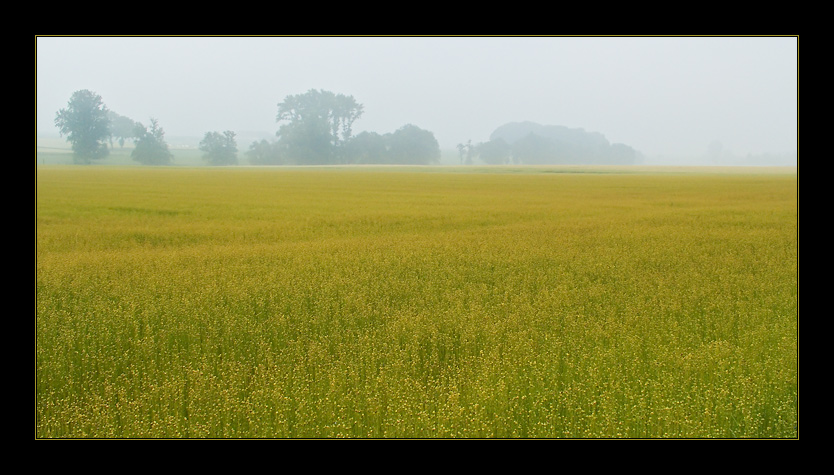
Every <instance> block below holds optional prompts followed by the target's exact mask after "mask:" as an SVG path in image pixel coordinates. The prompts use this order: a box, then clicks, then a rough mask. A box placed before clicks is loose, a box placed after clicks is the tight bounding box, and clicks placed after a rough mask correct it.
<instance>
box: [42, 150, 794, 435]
mask: <svg viewBox="0 0 834 475" xmlns="http://www.w3.org/2000/svg"><path fill="white" fill-rule="evenodd" d="M797 193H798V191H797V173H796V168H792V169H791V168H789V169H775V170H772V169H757V168H745V169H675V168H663V169H649V168H640V167H631V168H620V169H617V168H605V167H598V168H591V167H573V168H571V167H561V168H557V167H552V168H531V167H516V168H512V167H492V168H490V167H483V168H477V167H468V168H467V167H459V168H458V167H442V168H417V167H415V168H383V167H377V168H371V167H364V168H363V167H355V168H335V167H334V168H256V167H236V168H222V169H220V168H210V167H168V168H140V167H107V166H57V165H54V166H39V167H37V192H36V200H37V206H36V207H37V222H36V225H37V229H36V238H37V240H36V257H37V259H36V260H37V272H36V334H35V341H36V376H35V408H36V414H35V436H36V438H340V437H345V438H650V439H654V438H781V439H784V438H796V437H798V416H797V413H798V373H797V360H798V294H797V290H798V286H797V284H798V279H797V277H798V273H797V266H798V247H797V244H798V221H797V211H798V210H797Z"/></svg>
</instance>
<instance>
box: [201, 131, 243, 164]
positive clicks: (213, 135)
mask: <svg viewBox="0 0 834 475" xmlns="http://www.w3.org/2000/svg"><path fill="white" fill-rule="evenodd" d="M200 150H201V151H202V152H203V159H204V160H205V161H207V162H208V163H209V164H210V165H236V164H237V142H236V141H235V133H234V132H232V131H231V130H227V131H225V132H223V133H222V134H221V133H220V132H206V135H205V137H203V140H202V141H200Z"/></svg>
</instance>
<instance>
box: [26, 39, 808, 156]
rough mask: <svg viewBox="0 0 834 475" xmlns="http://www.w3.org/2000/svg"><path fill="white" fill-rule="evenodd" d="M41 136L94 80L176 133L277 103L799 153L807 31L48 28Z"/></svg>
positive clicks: (436, 123) (668, 150)
mask: <svg viewBox="0 0 834 475" xmlns="http://www.w3.org/2000/svg"><path fill="white" fill-rule="evenodd" d="M36 42H37V48H36V50H37V132H38V134H39V135H42V134H47V135H56V134H57V129H56V128H55V125H54V119H55V113H56V112H57V111H58V110H59V109H61V108H65V107H66V106H67V102H68V101H69V98H70V96H71V95H72V93H73V92H74V91H77V90H80V89H89V90H91V91H93V92H95V93H97V94H99V95H100V96H101V97H102V100H103V101H104V103H105V105H106V106H107V107H108V109H110V110H113V111H115V112H117V113H119V114H121V115H124V116H127V117H130V118H131V119H133V120H136V121H139V122H142V123H144V124H146V125H148V124H149V122H150V120H149V119H150V118H151V117H153V118H156V119H157V120H158V121H159V125H160V126H161V127H162V128H163V129H164V130H165V133H166V137H179V136H194V137H197V138H198V140H199V138H201V137H202V136H203V135H204V134H205V133H206V132H209V131H224V130H232V131H235V132H236V133H237V134H238V135H239V136H242V135H245V134H249V133H250V132H264V133H268V134H274V133H275V131H277V129H278V125H279V124H278V123H276V121H275V117H276V115H277V111H278V103H279V102H282V101H283V99H284V98H285V97H286V96H288V95H293V94H302V93H304V92H306V91H308V90H310V89H323V90H328V91H331V92H334V93H337V94H345V95H352V96H353V97H354V98H355V99H356V101H357V102H359V103H360V104H363V105H364V108H365V112H364V115H363V116H362V117H361V118H360V119H359V120H357V121H356V122H355V124H354V133H358V132H361V131H363V130H368V131H373V132H378V133H380V134H384V133H388V132H393V131H394V130H396V129H398V128H399V127H401V126H403V125H405V124H414V125H416V126H418V127H421V128H423V129H426V130H429V131H431V132H433V133H434V135H435V137H436V138H437V140H438V142H440V145H441V147H443V148H454V147H455V145H456V144H458V143H463V142H466V141H467V140H472V142H473V143H477V142H481V141H486V140H488V139H489V135H490V133H491V132H492V131H493V130H495V128H497V127H498V126H500V125H502V124H505V123H507V122H513V121H533V122H538V123H540V124H546V125H564V126H567V127H571V128H582V129H585V130H586V131H591V132H599V133H601V134H603V135H605V137H606V138H607V139H608V140H609V141H610V142H612V143H614V142H620V143H625V144H627V145H630V146H631V147H633V148H635V149H637V150H639V151H640V152H642V153H644V154H646V155H648V156H654V155H664V156H693V155H703V154H705V153H706V151H707V149H708V147H709V144H710V143H711V142H713V141H715V140H718V141H720V142H721V143H722V144H723V147H724V149H725V150H730V151H732V152H733V153H735V154H739V155H745V154H748V153H752V154H760V153H785V152H789V153H793V152H796V150H797V94H798V91H797V75H798V63H797V42H798V38H796V37H37V38H36Z"/></svg>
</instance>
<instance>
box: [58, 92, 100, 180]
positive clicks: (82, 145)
mask: <svg viewBox="0 0 834 475" xmlns="http://www.w3.org/2000/svg"><path fill="white" fill-rule="evenodd" d="M108 112H109V111H108V110H107V107H106V106H105V105H104V103H103V102H102V100H101V96H99V95H98V94H96V93H94V92H92V91H89V90H86V89H83V90H80V91H76V92H74V93H73V95H72V97H71V98H70V100H69V103H68V104H67V107H66V108H65V109H61V110H59V111H58V112H57V113H56V115H55V126H56V127H57V128H58V131H59V132H60V134H61V136H66V137H67V140H68V141H69V142H70V143H71V144H72V152H73V160H74V161H75V163H84V164H89V163H91V162H93V161H95V160H101V159H102V158H104V157H106V156H107V154H108V152H109V150H108V148H107V141H108V139H109V137H110V119H109V117H108Z"/></svg>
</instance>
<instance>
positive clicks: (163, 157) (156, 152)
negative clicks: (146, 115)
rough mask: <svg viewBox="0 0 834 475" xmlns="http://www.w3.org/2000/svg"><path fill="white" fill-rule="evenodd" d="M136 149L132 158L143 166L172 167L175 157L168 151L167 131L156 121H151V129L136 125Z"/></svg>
mask: <svg viewBox="0 0 834 475" xmlns="http://www.w3.org/2000/svg"><path fill="white" fill-rule="evenodd" d="M134 135H135V136H136V148H134V149H133V152H132V153H131V154H130V157H131V158H133V159H134V160H136V161H137V162H139V163H141V164H143V165H170V164H171V161H172V160H173V158H174V156H173V155H172V154H171V152H170V151H168V144H167V143H166V142H165V131H164V130H162V127H160V126H159V123H158V122H157V120H156V119H153V118H152V119H151V128H150V130H149V129H146V128H145V126H144V125H142V124H136V128H135V129H134Z"/></svg>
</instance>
